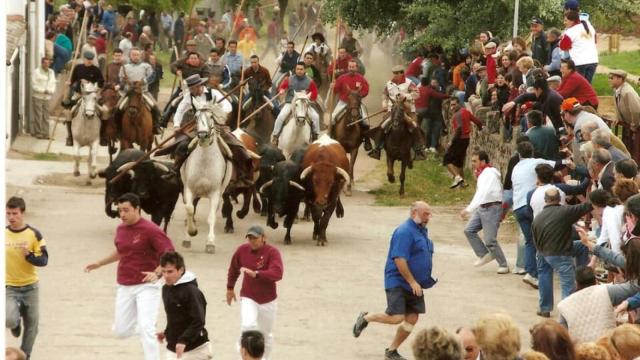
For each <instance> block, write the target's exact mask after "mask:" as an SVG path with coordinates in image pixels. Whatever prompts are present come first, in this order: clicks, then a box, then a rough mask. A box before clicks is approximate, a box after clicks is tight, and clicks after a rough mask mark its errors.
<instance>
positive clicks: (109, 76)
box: [104, 49, 124, 90]
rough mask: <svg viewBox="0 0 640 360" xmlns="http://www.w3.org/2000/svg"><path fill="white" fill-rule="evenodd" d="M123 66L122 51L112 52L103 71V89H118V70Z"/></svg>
mask: <svg viewBox="0 0 640 360" xmlns="http://www.w3.org/2000/svg"><path fill="white" fill-rule="evenodd" d="M123 65H124V56H123V54H122V50H120V49H115V50H113V57H112V59H111V63H110V64H109V65H107V68H106V69H105V76H104V78H105V86H104V87H105V88H111V89H114V90H118V88H119V87H120V68H121V67H122V66H123Z"/></svg>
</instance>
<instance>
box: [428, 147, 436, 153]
mask: <svg viewBox="0 0 640 360" xmlns="http://www.w3.org/2000/svg"><path fill="white" fill-rule="evenodd" d="M427 151H428V152H432V153H434V152H436V148H434V147H430V148H428V149H427Z"/></svg>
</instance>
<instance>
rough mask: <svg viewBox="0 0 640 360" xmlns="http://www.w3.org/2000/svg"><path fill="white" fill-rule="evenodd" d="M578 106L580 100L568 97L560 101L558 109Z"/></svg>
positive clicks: (569, 108) (564, 109)
mask: <svg viewBox="0 0 640 360" xmlns="http://www.w3.org/2000/svg"><path fill="white" fill-rule="evenodd" d="M578 106H580V102H579V101H578V99H576V98H574V97H571V98H568V99H564V101H562V105H561V106H560V109H561V110H562V111H571V110H573V109H575V108H576V107H578Z"/></svg>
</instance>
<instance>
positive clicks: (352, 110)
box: [347, 90, 362, 118]
mask: <svg viewBox="0 0 640 360" xmlns="http://www.w3.org/2000/svg"><path fill="white" fill-rule="evenodd" d="M361 103H362V96H360V92H359V91H358V90H349V97H348V101H347V108H348V109H349V114H350V115H351V117H352V118H358V117H360V104H361Z"/></svg>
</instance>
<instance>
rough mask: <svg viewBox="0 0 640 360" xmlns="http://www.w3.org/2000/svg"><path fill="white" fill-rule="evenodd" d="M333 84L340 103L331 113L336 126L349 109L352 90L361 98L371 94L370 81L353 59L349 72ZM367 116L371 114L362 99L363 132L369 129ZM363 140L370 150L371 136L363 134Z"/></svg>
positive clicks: (365, 147)
mask: <svg viewBox="0 0 640 360" xmlns="http://www.w3.org/2000/svg"><path fill="white" fill-rule="evenodd" d="M332 86H333V91H334V94H336V96H338V103H337V104H336V107H335V108H334V110H333V114H331V126H334V125H335V124H336V121H338V119H339V118H340V116H341V115H342V113H343V112H344V111H345V110H346V109H347V104H348V102H349V96H350V94H351V93H352V92H357V93H358V94H359V95H360V97H361V99H364V98H365V97H367V95H369V82H368V81H367V79H365V78H364V76H362V75H361V74H360V73H359V72H358V63H357V62H356V61H355V60H353V59H352V60H350V61H349V72H348V73H346V74H344V75H343V76H340V77H339V78H337V79H336V81H335V82H334V84H332ZM367 116H369V114H368V113H367V109H366V108H365V107H364V103H363V102H362V100H361V101H360V118H361V119H364V120H362V121H360V127H361V129H362V134H364V133H366V131H368V130H369V120H367ZM362 142H363V143H364V149H365V150H366V151H370V150H371V142H370V141H369V137H368V136H364V135H363V136H362Z"/></svg>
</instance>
